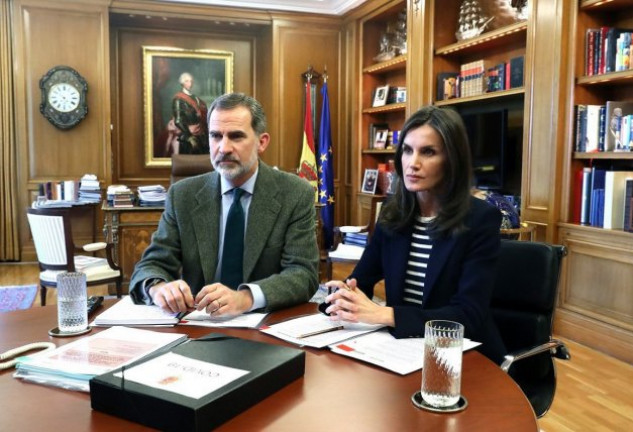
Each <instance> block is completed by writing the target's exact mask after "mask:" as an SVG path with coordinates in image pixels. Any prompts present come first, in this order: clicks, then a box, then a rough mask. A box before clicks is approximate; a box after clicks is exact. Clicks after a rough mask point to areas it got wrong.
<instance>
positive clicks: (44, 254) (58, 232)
mask: <svg viewBox="0 0 633 432" xmlns="http://www.w3.org/2000/svg"><path fill="white" fill-rule="evenodd" d="M27 218H28V221H29V226H30V228H31V234H32V235H33V243H34V244H35V252H36V253H37V260H38V261H39V266H40V287H41V290H40V298H41V302H42V306H45V305H46V288H47V287H49V288H57V274H59V273H61V272H75V271H79V272H82V273H85V274H86V282H87V285H88V286H94V285H104V284H109V283H115V284H116V294H117V297H118V298H121V282H122V273H121V269H120V268H119V267H118V266H117V265H116V264H115V263H114V260H113V259H112V246H113V245H112V243H103V242H100V243H90V244H87V245H84V246H83V247H82V248H78V247H76V246H75V244H74V242H73V236H72V231H71V225H70V211H69V210H68V209H50V208H48V209H47V208H29V209H27ZM103 249H105V253H106V258H100V259H98V260H90V261H93V262H91V263H90V264H88V265H85V266H84V265H82V263H83V262H85V261H87V260H88V259H87V257H85V256H82V255H75V254H76V253H77V252H80V251H84V252H88V253H93V252H96V251H99V250H103Z"/></svg>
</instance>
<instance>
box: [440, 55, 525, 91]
mask: <svg viewBox="0 0 633 432" xmlns="http://www.w3.org/2000/svg"><path fill="white" fill-rule="evenodd" d="M524 63H525V60H524V57H523V56H519V57H514V58H512V59H510V61H508V62H504V63H499V64H496V65H493V66H487V65H486V63H485V62H484V60H476V61H473V62H470V63H466V64H463V65H461V66H460V72H459V73H457V72H440V73H439V74H438V75H437V100H446V99H452V98H459V97H468V96H477V95H480V94H483V93H490V92H495V91H501V90H509V89H512V88H516V87H521V86H523V67H524Z"/></svg>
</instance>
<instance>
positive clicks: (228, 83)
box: [143, 46, 234, 168]
mask: <svg viewBox="0 0 633 432" xmlns="http://www.w3.org/2000/svg"><path fill="white" fill-rule="evenodd" d="M233 64H234V54H233V52H230V51H218V50H187V49H181V48H171V47H154V46H144V47H143V109H144V141H145V142H144V144H145V166H146V167H157V168H162V167H169V166H171V155H172V154H175V153H193V151H191V150H190V149H191V148H194V149H197V150H200V149H202V150H201V151H204V149H205V148H206V147H205V146H207V147H208V144H201V145H200V146H196V144H195V143H196V139H194V141H193V142H194V145H193V146H182V147H179V146H181V145H182V144H183V141H184V139H185V135H189V134H191V133H193V132H191V131H194V130H195V133H199V135H200V139H201V140H203V139H204V141H205V143H206V139H207V138H206V134H207V132H206V130H207V129H206V109H207V108H208V106H209V105H210V104H211V102H213V100H215V98H217V97H218V96H220V95H222V94H225V93H230V92H232V91H233V67H234V66H233ZM183 74H189V75H190V77H191V78H193V87H192V88H191V89H189V90H191V95H186V94H185V93H186V92H184V91H183V87H184V84H181V79H182V80H185V77H184V76H183ZM177 97H181V100H185V101H186V102H187V101H188V102H191V104H190V105H191V106H193V105H194V104H195V109H193V112H194V113H196V114H197V117H198V118H199V119H202V118H204V121H203V122H202V121H200V123H199V124H197V125H190V126H189V129H187V130H186V131H185V132H184V133H183V132H182V129H183V127H185V126H184V124H183V123H185V122H184V121H179V122H175V121H174V118H175V117H178V118H181V117H180V116H175V115H174V108H173V107H174V106H175V105H176V104H175V102H174V101H175V99H176V98H177ZM186 102H185V103H186ZM194 128H195V129H194ZM185 144H186V142H185ZM180 148H182V149H183V151H182V152H181V151H180Z"/></svg>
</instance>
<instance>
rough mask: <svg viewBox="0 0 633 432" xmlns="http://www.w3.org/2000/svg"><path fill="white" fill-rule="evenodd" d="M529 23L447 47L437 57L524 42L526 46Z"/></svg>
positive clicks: (525, 22)
mask: <svg viewBox="0 0 633 432" xmlns="http://www.w3.org/2000/svg"><path fill="white" fill-rule="evenodd" d="M526 32H527V21H521V22H518V23H514V24H511V25H509V26H506V27H503V28H500V29H497V30H493V31H490V32H487V33H483V34H482V35H480V36H477V37H474V38H471V39H467V40H464V41H459V42H455V43H452V44H450V45H446V46H443V47H440V48H437V49H436V50H435V55H438V56H447V55H455V54H463V53H474V52H480V51H484V50H488V49H490V48H496V47H498V46H505V45H507V44H509V43H513V42H517V41H522V42H523V43H524V44H525V37H526Z"/></svg>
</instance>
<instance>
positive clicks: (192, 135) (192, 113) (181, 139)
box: [167, 72, 209, 154]
mask: <svg viewBox="0 0 633 432" xmlns="http://www.w3.org/2000/svg"><path fill="white" fill-rule="evenodd" d="M178 82H180V85H181V86H182V90H181V91H179V92H177V93H176V94H175V95H174V98H173V101H172V109H173V116H174V118H173V122H174V124H173V125H171V124H170V125H168V129H170V127H171V130H174V127H175V129H176V130H174V132H175V133H174V134H173V135H175V136H177V142H178V146H177V148H175V149H173V150H172V151H171V154H177V153H180V154H208V153H209V137H208V136H207V124H206V118H207V105H206V104H205V103H204V101H203V100H202V99H200V98H199V97H198V96H196V95H195V94H193V92H192V89H193V85H194V79H193V76H192V75H191V74H190V73H189V72H183V73H182V74H181V75H180V78H179V79H178ZM170 123H171V122H170ZM170 135H172V134H170ZM170 141H171V143H170ZM173 143H175V142H174V140H173V137H172V139H171V140H169V139H168V141H167V144H168V145H170V144H171V145H173Z"/></svg>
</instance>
